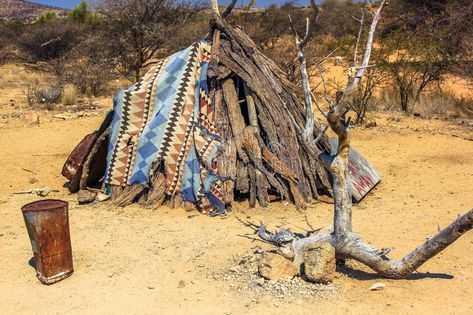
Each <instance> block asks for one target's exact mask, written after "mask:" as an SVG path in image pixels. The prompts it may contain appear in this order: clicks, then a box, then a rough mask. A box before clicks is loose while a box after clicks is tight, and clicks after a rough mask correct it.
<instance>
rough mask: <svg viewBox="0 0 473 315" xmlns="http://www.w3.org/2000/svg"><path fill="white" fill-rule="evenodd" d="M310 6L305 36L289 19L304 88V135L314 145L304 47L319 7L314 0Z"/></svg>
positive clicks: (313, 121) (313, 123) (311, 0)
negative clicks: (298, 31) (301, 36)
mask: <svg viewBox="0 0 473 315" xmlns="http://www.w3.org/2000/svg"><path fill="white" fill-rule="evenodd" d="M310 6H311V11H310V17H309V18H306V27H305V34H304V37H303V38H300V36H299V34H298V33H297V30H296V27H295V26H294V23H292V19H291V16H289V21H290V23H291V28H292V30H293V32H294V39H295V45H296V50H297V58H298V60H299V63H300V72H301V79H302V80H301V81H302V87H303V89H304V101H305V105H306V123H305V127H304V134H303V137H304V139H306V142H308V145H310V146H313V144H312V143H310V142H311V141H310V139H312V138H313V136H314V128H315V120H314V112H313V110H312V104H313V103H312V95H311V93H312V90H311V88H310V82H309V75H308V74H307V61H306V59H305V56H304V53H303V52H302V49H303V48H304V46H305V45H306V44H307V42H308V41H309V39H310V37H311V36H312V33H313V32H314V27H315V22H316V20H317V18H318V12H319V9H318V7H317V5H316V4H315V1H314V0H310ZM315 101H316V100H315V99H314V102H315ZM314 147H315V146H314Z"/></svg>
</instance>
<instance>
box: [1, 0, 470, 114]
mask: <svg viewBox="0 0 473 315" xmlns="http://www.w3.org/2000/svg"><path fill="white" fill-rule="evenodd" d="M250 4H251V3H250ZM372 6H376V3H374V4H372ZM319 8H320V14H319V18H318V19H317V24H316V28H315V29H316V31H315V33H314V35H313V38H312V39H311V40H310V42H309V44H308V45H307V46H306V48H305V49H304V53H305V55H306V57H307V60H308V65H309V69H310V75H311V77H312V78H311V80H312V81H313V82H314V83H313V87H317V84H318V83H320V73H319V67H318V66H317V65H321V67H323V68H325V69H326V71H327V73H328V74H330V71H331V70H330V68H337V67H338V68H340V69H348V66H349V63H350V61H351V60H352V58H353V50H354V47H355V43H356V37H357V34H358V31H359V27H360V23H359V21H358V20H357V19H360V17H361V15H362V10H364V18H365V25H369V22H370V21H369V20H370V18H371V15H370V14H369V5H367V4H366V3H361V2H353V1H338V0H325V1H323V2H322V3H321V4H320V5H319ZM308 10H309V9H308V8H304V7H299V6H297V5H296V3H295V2H287V3H285V4H283V5H281V6H276V5H272V6H270V7H269V8H267V9H255V8H252V7H251V5H247V6H245V7H243V8H238V9H237V10H235V11H234V13H233V15H232V17H231V22H232V23H233V24H235V25H238V26H239V27H241V28H242V29H243V30H244V31H245V32H246V33H248V34H249V35H250V36H251V37H252V38H253V40H254V41H255V42H256V43H257V45H258V46H259V47H260V49H261V50H262V51H263V52H264V53H265V54H267V55H268V56H269V57H271V58H272V59H273V60H275V62H276V63H277V64H278V65H279V66H280V67H281V68H282V69H283V70H284V72H285V73H286V75H287V76H288V78H289V79H290V80H291V81H293V82H295V83H296V84H299V82H298V81H299V72H298V71H299V70H298V62H297V59H296V58H295V57H296V54H295V51H294V44H293V35H292V34H293V33H292V30H291V29H290V23H289V19H288V16H289V15H291V17H292V20H293V21H294V27H295V28H300V29H303V27H304V23H305V17H306V16H307V15H308ZM471 16H473V3H472V2H471V1H470V0H452V1H446V0H432V1H420V0H393V1H390V3H389V6H388V7H387V9H386V11H385V14H384V17H383V19H382V25H381V31H380V32H379V33H378V39H377V44H376V45H375V47H374V53H373V65H375V67H372V68H370V69H369V73H368V76H367V77H366V78H365V79H364V82H363V84H362V85H361V86H360V88H359V90H358V92H357V93H356V95H355V98H354V100H353V104H354V105H353V107H354V111H355V112H356V114H357V122H358V123H363V121H364V120H365V117H366V115H367V114H369V113H370V112H372V111H374V110H400V111H404V112H410V113H414V112H415V113H418V112H419V111H422V114H423V115H441V114H445V115H446V114H447V112H448V111H450V116H452V115H453V116H461V115H471V114H472V113H473V106H472V104H473V102H472V101H471V99H470V98H469V96H468V95H461V93H460V94H458V93H457V94H455V95H453V94H452V93H451V92H449V91H448V89H446V88H445V87H446V86H448V83H449V81H451V80H452V79H453V78H457V79H462V80H464V82H465V83H464V84H468V82H471V81H472V80H473V63H472V61H473V60H472V56H473V36H472V33H473V22H472V19H471ZM209 19H210V11H209V9H208V4H207V3H206V2H205V1H202V2H200V1H188V2H186V1H177V0H152V1H146V0H103V1H102V2H100V3H99V4H98V5H96V6H95V7H90V6H88V5H87V3H86V2H85V1H83V2H82V3H81V4H80V5H78V6H77V7H76V8H75V9H74V10H72V11H70V12H69V13H68V14H67V15H66V16H60V17H59V16H57V15H56V14H55V13H53V12H47V13H45V14H43V15H41V16H40V17H38V18H37V19H36V20H35V21H34V22H28V23H24V22H21V21H15V20H10V21H6V22H3V24H2V25H1V26H0V50H1V54H0V56H1V58H0V63H5V62H19V63H25V64H30V65H34V66H35V67H40V68H41V69H42V70H44V71H46V72H48V73H49V74H51V75H52V77H53V78H54V80H52V81H51V82H48V83H49V84H48V86H47V87H43V88H38V87H37V86H35V82H36V81H37V80H36V81H35V82H32V83H31V87H29V88H28V91H27V92H26V93H27V94H28V95H29V97H28V100H29V101H28V103H31V104H34V103H35V102H40V101H41V102H48V103H54V102H59V101H60V100H61V94H64V93H63V92H64V91H67V92H68V94H71V93H72V92H71V91H76V92H77V93H79V94H81V95H83V96H87V97H92V96H99V95H111V94H112V93H113V90H114V89H116V88H117V85H116V84H114V82H115V83H116V82H117V81H119V82H124V80H127V81H129V82H134V81H136V80H137V79H138V78H139V77H140V76H141V75H142V74H143V72H144V71H145V70H146V68H147V64H149V63H150V62H152V61H153V60H154V59H156V58H162V57H164V56H167V55H169V54H171V53H173V52H175V51H177V50H179V49H181V48H184V47H186V46H187V45H189V44H190V43H192V42H193V41H196V40H198V39H201V38H204V37H205V35H206V33H207V30H208V26H209V25H208V23H209ZM335 49H336V52H335V53H334V54H333V55H331V57H330V58H329V60H327V61H326V62H324V63H323V65H322V64H320V62H321V60H323V59H324V57H325V56H326V55H327V54H328V53H329V52H332V51H333V50H335ZM344 76H346V73H344ZM328 77H330V76H329V75H328ZM341 80H342V79H341V77H340V76H339V77H338V78H337V77H336V76H334V77H330V78H329V79H328V83H329V88H330V89H331V92H332V93H334V94H335V92H336V91H337V90H338V89H339V88H340V87H341V86H343V82H341ZM129 82H128V83H126V84H129ZM126 84H125V83H124V86H126ZM27 85H28V86H29V84H27ZM470 87H471V86H469V87H466V90H468V89H469V88H470ZM317 91H318V90H317V88H316V89H315V92H317ZM62 99H64V97H62ZM67 99H68V101H70V97H67ZM452 108H453V109H454V111H453V113H452V112H451V109H452Z"/></svg>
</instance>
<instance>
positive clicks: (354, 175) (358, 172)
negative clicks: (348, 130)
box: [330, 138, 382, 202]
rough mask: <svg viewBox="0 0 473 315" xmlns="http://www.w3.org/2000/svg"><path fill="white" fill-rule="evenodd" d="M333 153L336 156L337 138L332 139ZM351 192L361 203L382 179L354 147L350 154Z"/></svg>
mask: <svg viewBox="0 0 473 315" xmlns="http://www.w3.org/2000/svg"><path fill="white" fill-rule="evenodd" d="M330 144H331V145H332V148H331V152H332V154H336V150H337V148H338V140H337V138H330ZM348 175H349V177H350V191H351V194H352V196H353V198H354V199H355V200H356V201H358V202H359V201H361V199H363V198H364V197H365V196H366V195H367V194H368V193H369V192H370V191H371V189H373V188H374V187H375V186H376V185H377V184H378V183H379V182H380V181H381V179H382V175H381V173H380V172H379V171H378V170H377V169H376V168H375V167H374V166H373V165H371V163H369V162H368V160H366V159H365V158H364V157H363V156H362V155H361V154H360V153H358V152H357V151H356V150H355V149H354V148H353V147H350V152H349V153H348Z"/></svg>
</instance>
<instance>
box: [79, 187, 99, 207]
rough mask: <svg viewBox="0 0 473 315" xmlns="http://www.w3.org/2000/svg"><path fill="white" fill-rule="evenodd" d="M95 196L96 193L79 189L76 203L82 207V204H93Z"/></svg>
mask: <svg viewBox="0 0 473 315" xmlns="http://www.w3.org/2000/svg"><path fill="white" fill-rule="evenodd" d="M96 196H97V193H96V192H94V191H90V190H86V189H81V190H79V193H78V194H77V201H78V203H79V204H80V205H84V204H87V203H91V202H93V201H94V200H95V197H96Z"/></svg>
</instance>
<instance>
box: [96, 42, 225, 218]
mask: <svg viewBox="0 0 473 315" xmlns="http://www.w3.org/2000/svg"><path fill="white" fill-rule="evenodd" d="M210 48H211V47H210V44H209V43H207V42H205V41H200V42H196V43H194V44H192V45H191V46H190V47H188V48H186V49H184V50H182V51H180V52H177V53H175V54H173V55H172V56H170V57H168V58H166V59H164V60H161V61H160V62H158V63H157V64H155V65H153V66H152V68H151V69H150V70H149V71H148V72H147V73H146V74H145V75H144V76H143V77H142V78H141V79H140V81H139V82H137V83H136V84H135V85H133V86H132V87H130V88H128V89H126V90H121V91H119V92H118V93H117V95H116V96H115V98H114V116H113V120H112V123H111V134H110V141H109V148H108V155H107V167H106V173H105V183H106V184H107V185H119V186H126V185H133V184H141V185H145V186H149V185H150V184H151V183H150V178H152V176H151V175H153V174H152V173H153V172H154V170H155V168H156V165H158V164H159V163H164V166H165V174H166V182H167V183H166V194H168V195H175V194H177V193H180V194H181V195H182V198H183V200H186V201H190V202H194V203H196V204H197V205H198V206H199V207H201V210H202V211H204V212H209V211H212V210H214V211H217V210H219V211H221V210H222V209H224V203H223V201H222V199H223V196H222V193H221V181H220V178H219V177H218V175H217V174H218V168H217V163H216V161H215V156H216V154H217V151H218V149H219V147H220V145H221V138H220V135H219V132H218V131H217V130H216V128H215V121H214V120H215V118H214V113H213V109H212V107H211V104H210V99H209V91H208V86H207V69H208V65H209V61H210V57H211V56H210Z"/></svg>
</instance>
